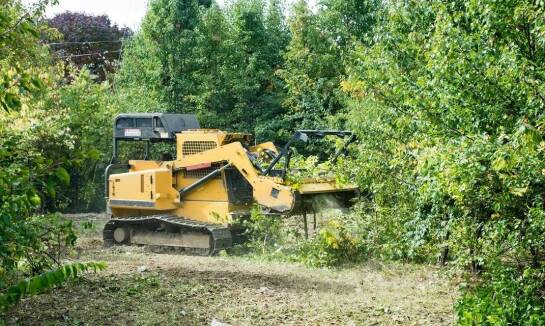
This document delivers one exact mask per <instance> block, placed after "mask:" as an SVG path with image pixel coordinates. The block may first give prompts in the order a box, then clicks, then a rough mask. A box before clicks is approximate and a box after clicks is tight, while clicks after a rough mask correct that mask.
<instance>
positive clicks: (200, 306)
mask: <svg viewBox="0 0 545 326" xmlns="http://www.w3.org/2000/svg"><path fill="white" fill-rule="evenodd" d="M73 218H75V219H77V220H88V219H90V220H93V221H94V223H95V225H96V229H94V230H87V231H84V234H83V236H82V237H81V238H80V240H79V241H78V246H77V253H76V255H75V257H74V260H77V261H105V262H106V263H107V264H108V268H107V269H106V270H105V271H102V272H99V273H97V274H87V275H86V276H85V277H84V278H82V279H80V280H79V281H75V282H71V283H69V284H67V285H65V286H63V287H62V288H58V289H55V290H52V291H50V292H48V293H44V294H41V295H38V296H35V297H32V298H29V299H25V300H23V302H21V303H20V304H19V305H18V306H17V307H15V308H14V309H13V310H12V311H10V312H9V314H8V316H7V320H6V321H7V323H8V324H13V325H15V324H21V325H43V324H48V325H106V324H108V325H109V324H114V325H173V324H175V325H215V326H220V325H222V324H221V323H226V324H230V325H333V324H339V325H450V324H452V323H454V321H455V319H454V318H455V317H454V314H453V309H452V307H453V302H454V300H455V299H456V295H457V291H456V286H455V285H453V284H451V283H450V282H449V281H448V279H447V277H445V276H442V272H441V271H440V270H438V269H437V268H435V267H430V266H419V265H410V264H393V263H386V264H385V263H379V262H367V263H365V264H362V265H359V266H353V267H350V268H343V269H316V268H308V267H305V266H302V265H298V264H288V263H283V262H266V261H261V260H257V259H249V258H244V257H191V256H184V255H170V254H156V253H152V252H149V251H147V250H146V249H145V248H134V247H114V248H109V249H104V248H102V241H101V238H100V232H99V231H100V229H101V228H102V225H103V223H104V221H103V219H102V217H101V216H96V215H85V216H81V215H80V216H77V217H73Z"/></svg>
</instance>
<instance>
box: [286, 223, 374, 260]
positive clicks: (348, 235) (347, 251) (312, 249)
mask: <svg viewBox="0 0 545 326" xmlns="http://www.w3.org/2000/svg"><path fill="white" fill-rule="evenodd" d="M366 256H367V250H366V247H365V246H364V244H363V242H362V241H361V239H358V238H357V237H356V236H355V235H354V233H353V232H351V230H350V229H349V224H348V223H346V221H341V220H339V219H332V220H330V221H328V222H327V223H326V224H325V225H324V226H323V227H322V228H321V229H320V231H318V233H317V234H316V235H315V236H314V237H313V238H311V239H309V240H306V241H302V242H299V243H298V244H297V245H296V248H295V252H294V256H293V257H294V260H296V261H299V262H302V263H304V264H306V265H309V266H315V267H331V266H338V265H341V264H345V263H349V262H356V261H360V260H362V259H364V258H365V257H366Z"/></svg>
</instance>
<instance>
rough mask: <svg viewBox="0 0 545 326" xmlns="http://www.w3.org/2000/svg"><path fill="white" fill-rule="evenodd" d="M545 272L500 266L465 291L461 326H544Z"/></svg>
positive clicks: (460, 302)
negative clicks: (544, 280)
mask: <svg viewBox="0 0 545 326" xmlns="http://www.w3.org/2000/svg"><path fill="white" fill-rule="evenodd" d="M544 273H545V270H536V269H530V268H527V269H525V270H524V272H523V273H520V271H517V270H515V269H513V268H503V267H499V268H498V269H496V270H493V271H491V272H489V273H486V274H485V275H483V277H482V279H481V280H480V282H479V283H478V284H474V285H471V286H468V285H466V286H465V287H463V288H462V297H461V298H460V300H458V302H457V304H456V311H457V313H458V318H459V320H458V322H459V323H460V324H461V325H544V324H545V300H544V295H545V284H544V282H543V279H544V276H545V275H544Z"/></svg>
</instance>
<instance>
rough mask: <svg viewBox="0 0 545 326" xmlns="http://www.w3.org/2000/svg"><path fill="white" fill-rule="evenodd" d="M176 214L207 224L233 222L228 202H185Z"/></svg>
mask: <svg viewBox="0 0 545 326" xmlns="http://www.w3.org/2000/svg"><path fill="white" fill-rule="evenodd" d="M175 214H176V215H178V216H180V217H183V218H188V219H191V220H196V221H201V222H206V223H213V224H228V223H230V222H231V216H230V215H229V203H228V202H212V201H184V202H183V203H182V205H181V207H180V208H178V209H177V210H176V212H175Z"/></svg>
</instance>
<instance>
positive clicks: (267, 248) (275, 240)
mask: <svg viewBox="0 0 545 326" xmlns="http://www.w3.org/2000/svg"><path fill="white" fill-rule="evenodd" d="M242 226H243V227H244V228H246V231H245V232H246V234H245V235H246V236H247V237H248V241H247V242H246V244H244V246H246V247H247V248H248V249H250V250H251V251H252V252H254V253H257V254H261V255H266V254H271V253H273V252H275V251H279V250H281V249H282V248H281V247H280V245H281V244H283V243H285V240H286V235H287V230H286V229H284V227H283V224H282V219H281V217H280V216H276V215H273V216H268V215H265V214H263V213H262V212H261V209H260V207H258V206H255V207H254V208H253V209H252V212H251V215H250V219H249V220H246V221H244V222H243V225H242Z"/></svg>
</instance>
